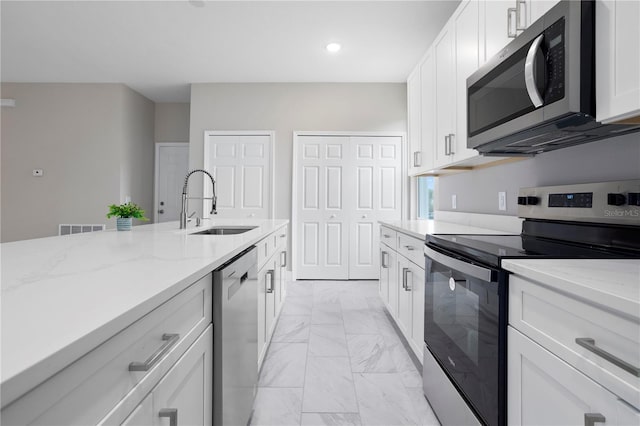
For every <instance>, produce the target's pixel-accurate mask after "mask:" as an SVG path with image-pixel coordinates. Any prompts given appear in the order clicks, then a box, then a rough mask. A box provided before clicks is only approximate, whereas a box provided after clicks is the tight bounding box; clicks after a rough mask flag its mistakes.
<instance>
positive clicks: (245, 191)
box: [192, 131, 273, 219]
mask: <svg viewBox="0 0 640 426" xmlns="http://www.w3.org/2000/svg"><path fill="white" fill-rule="evenodd" d="M272 138H273V134H272V133H269V132H237V133H236V132H212V131H210V132H205V140H204V168H205V170H207V171H209V172H210V173H211V174H212V175H213V177H214V179H215V181H216V195H217V197H218V205H217V210H218V214H217V215H216V216H213V215H209V214H208V213H209V211H210V209H211V201H210V200H205V201H204V203H203V214H204V217H210V216H212V218H214V219H215V218H235V219H240V218H255V219H270V218H272V212H273V202H272V194H273V189H272V180H273V178H272V167H271V165H272V159H271V141H272ZM203 179H205V178H203ZM203 188H204V194H205V195H204V196H205V197H210V196H211V182H210V181H209V179H208V178H206V179H205V180H204V182H203ZM193 205H196V204H193ZM192 210H193V209H192Z"/></svg>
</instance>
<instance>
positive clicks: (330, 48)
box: [327, 43, 342, 53]
mask: <svg viewBox="0 0 640 426" xmlns="http://www.w3.org/2000/svg"><path fill="white" fill-rule="evenodd" d="M341 48H342V46H340V43H329V44H327V52H330V53H336V52H337V51H338V50H340V49H341Z"/></svg>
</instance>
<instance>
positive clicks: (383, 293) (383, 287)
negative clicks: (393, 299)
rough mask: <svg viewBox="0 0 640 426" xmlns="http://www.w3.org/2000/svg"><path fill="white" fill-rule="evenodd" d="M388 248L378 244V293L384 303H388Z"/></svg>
mask: <svg viewBox="0 0 640 426" xmlns="http://www.w3.org/2000/svg"><path fill="white" fill-rule="evenodd" d="M389 251H390V250H389V248H388V247H387V246H384V245H380V278H379V281H378V293H379V294H380V298H381V299H382V301H383V302H384V303H385V304H389V261H390V258H389Z"/></svg>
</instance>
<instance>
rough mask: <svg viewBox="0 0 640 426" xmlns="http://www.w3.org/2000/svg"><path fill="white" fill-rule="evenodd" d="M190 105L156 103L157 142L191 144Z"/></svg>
mask: <svg viewBox="0 0 640 426" xmlns="http://www.w3.org/2000/svg"><path fill="white" fill-rule="evenodd" d="M189 110H190V106H189V104H188V103H179V102H163V103H156V117H155V140H156V142H189Z"/></svg>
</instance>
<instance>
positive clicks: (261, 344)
mask: <svg viewBox="0 0 640 426" xmlns="http://www.w3.org/2000/svg"><path fill="white" fill-rule="evenodd" d="M267 240H268V241H266V242H265V241H264V240H263V241H261V242H259V243H258V244H257V246H258V249H262V250H263V252H264V253H263V256H261V257H260V258H259V260H258V368H260V366H261V365H262V361H263V360H264V355H265V353H266V351H267V347H268V346H269V342H270V341H271V335H272V334H273V330H274V328H275V324H276V320H277V318H278V315H279V314H280V309H281V308H282V304H283V303H284V297H285V294H286V282H285V279H286V265H287V263H286V260H287V228H286V227H284V228H282V229H279V230H278V231H276V232H275V233H274V234H272V235H270V236H269V237H267ZM264 259H266V260H264Z"/></svg>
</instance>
